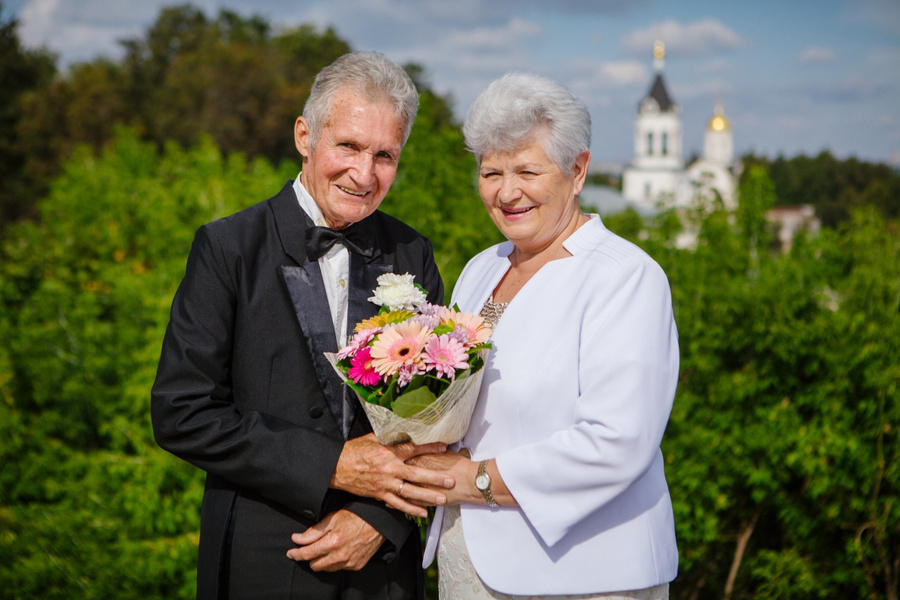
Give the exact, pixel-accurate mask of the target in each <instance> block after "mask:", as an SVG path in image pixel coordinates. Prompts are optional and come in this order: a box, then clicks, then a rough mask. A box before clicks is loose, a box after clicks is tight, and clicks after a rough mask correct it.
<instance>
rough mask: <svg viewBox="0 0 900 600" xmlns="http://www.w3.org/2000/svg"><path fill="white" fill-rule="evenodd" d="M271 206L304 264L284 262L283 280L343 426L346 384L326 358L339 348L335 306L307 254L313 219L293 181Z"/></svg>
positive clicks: (285, 242)
mask: <svg viewBox="0 0 900 600" xmlns="http://www.w3.org/2000/svg"><path fill="white" fill-rule="evenodd" d="M271 206H272V212H273V213H274V215H275V224H276V226H277V228H278V237H279V238H281V245H282V249H283V250H284V253H285V254H286V255H287V256H288V257H290V258H291V259H293V261H294V262H295V263H296V264H297V265H300V266H293V265H283V266H282V267H281V276H282V281H284V285H285V287H286V288H287V291H288V294H289V295H290V297H291V302H292V304H293V305H294V313H295V314H296V315H297V321H298V322H299V323H300V329H301V330H302V331H303V338H304V342H305V343H306V346H307V348H308V349H309V355H310V356H311V357H312V362H313V368H314V369H315V371H316V378H317V379H318V381H319V388H320V389H321V390H322V393H323V394H324V396H325V400H326V401H327V402H328V409H329V412H331V415H332V416H333V417H334V421H335V423H336V424H337V426H338V428H339V429H342V425H343V424H344V399H343V395H344V388H345V387H346V386H345V385H343V384H342V383H341V380H340V378H339V377H338V376H337V373H335V372H334V368H332V366H331V364H330V363H329V362H328V360H327V359H326V358H325V352H337V350H338V348H337V341H336V340H335V339H334V325H332V322H331V309H330V308H329V307H328V296H326V295H325V284H324V283H323V282H322V272H321V271H320V270H319V263H318V262H315V261H313V262H310V261H309V259H307V257H306V228H307V227H311V226H312V221H311V220H310V218H309V217H308V216H306V213H305V212H303V209H302V208H300V204H299V203H298V202H297V195H296V194H295V193H294V189H293V186H292V184H291V182H290V181H289V182H287V183H286V184H285V186H284V187H283V188H282V189H281V192H279V193H278V195H277V196H275V198H273V199H272V204H271ZM298 341H299V340H298ZM342 431H346V429H342ZM345 437H346V434H345Z"/></svg>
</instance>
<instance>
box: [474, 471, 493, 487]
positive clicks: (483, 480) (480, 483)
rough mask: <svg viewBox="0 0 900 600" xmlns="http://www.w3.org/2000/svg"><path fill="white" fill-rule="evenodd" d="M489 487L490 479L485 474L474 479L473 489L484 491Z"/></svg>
mask: <svg viewBox="0 0 900 600" xmlns="http://www.w3.org/2000/svg"><path fill="white" fill-rule="evenodd" d="M490 485H491V478H490V477H488V476H487V474H484V475H479V476H478V477H476V478H475V487H476V488H478V489H479V490H486V489H488V486H490Z"/></svg>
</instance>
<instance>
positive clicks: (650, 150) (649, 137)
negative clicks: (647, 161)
mask: <svg viewBox="0 0 900 600" xmlns="http://www.w3.org/2000/svg"><path fill="white" fill-rule="evenodd" d="M647 154H653V132H652V131H648V132H647Z"/></svg>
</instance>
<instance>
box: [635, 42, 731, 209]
mask: <svg viewBox="0 0 900 600" xmlns="http://www.w3.org/2000/svg"><path fill="white" fill-rule="evenodd" d="M653 56H654V67H655V71H656V76H655V78H654V80H653V84H652V85H651V87H650V92H649V93H648V94H647V96H646V97H645V98H643V99H642V100H641V101H640V103H639V104H638V113H637V118H636V120H635V126H634V160H633V161H632V163H631V165H630V166H629V167H628V168H626V169H625V172H624V173H623V177H622V195H623V196H624V197H625V199H626V200H628V201H631V202H632V203H634V204H635V205H637V206H639V207H641V208H643V209H645V210H647V211H656V210H659V209H660V208H684V207H689V206H691V205H692V204H693V203H694V202H697V201H702V202H707V201H710V200H712V199H714V198H715V197H716V196H718V197H719V198H721V199H722V201H723V202H724V204H725V206H726V207H727V208H734V203H735V200H736V196H735V189H736V186H737V176H738V175H739V169H740V161H735V159H734V141H733V138H732V134H731V125H730V124H729V123H728V120H727V119H726V118H725V114H724V112H723V110H722V105H721V103H720V102H717V103H716V107H715V112H714V115H713V117H712V119H711V120H710V121H709V124H708V125H707V127H706V132H705V134H704V138H703V156H702V157H701V158H700V159H698V160H696V161H694V162H693V163H691V164H690V165H689V166H687V167H685V162H684V157H683V155H682V128H681V109H680V107H679V106H678V105H677V104H676V103H675V101H674V100H673V99H672V97H671V96H670V95H669V92H668V90H667V89H666V84H665V81H664V79H663V67H664V66H665V46H664V45H663V43H662V42H661V41H657V42H656V43H655V44H654V47H653Z"/></svg>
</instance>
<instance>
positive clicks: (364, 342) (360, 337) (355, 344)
mask: <svg viewBox="0 0 900 600" xmlns="http://www.w3.org/2000/svg"><path fill="white" fill-rule="evenodd" d="M380 331H381V327H375V328H373V329H363V330H362V331H357V332H356V333H355V334H354V335H353V338H352V339H351V340H350V342H348V343H347V345H346V346H344V347H343V348H341V351H340V352H338V354H337V357H338V360H344V359H345V358H347V357H348V356H353V355H354V354H356V353H357V352H359V350H360V349H361V348H365V347H366V346H368V345H369V342H371V341H372V338H373V337H375V334H376V333H378V332H380Z"/></svg>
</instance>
